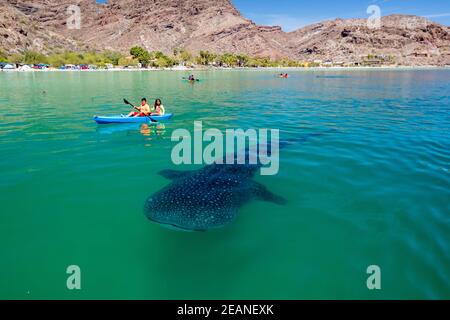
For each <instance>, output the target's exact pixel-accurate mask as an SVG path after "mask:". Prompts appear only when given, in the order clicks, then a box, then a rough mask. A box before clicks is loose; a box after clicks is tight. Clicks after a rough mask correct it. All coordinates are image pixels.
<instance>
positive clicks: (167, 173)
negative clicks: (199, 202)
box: [158, 170, 190, 180]
mask: <svg viewBox="0 0 450 320" xmlns="http://www.w3.org/2000/svg"><path fill="white" fill-rule="evenodd" d="M158 174H159V175H161V176H163V177H164V178H166V179H168V180H176V179H180V178H183V177H186V176H187V175H189V174H190V172H189V171H177V170H162V171H160V172H158Z"/></svg>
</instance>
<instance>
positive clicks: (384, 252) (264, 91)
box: [0, 70, 450, 299]
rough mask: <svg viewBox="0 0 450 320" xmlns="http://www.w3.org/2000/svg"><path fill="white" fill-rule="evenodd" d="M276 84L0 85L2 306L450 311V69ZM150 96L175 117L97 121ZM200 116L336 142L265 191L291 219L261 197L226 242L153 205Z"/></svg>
mask: <svg viewBox="0 0 450 320" xmlns="http://www.w3.org/2000/svg"><path fill="white" fill-rule="evenodd" d="M276 72H277V71H273V72H271V71H217V72H203V73H200V72H199V73H198V76H199V77H200V78H202V79H204V81H202V82H200V83H196V84H194V85H190V84H189V83H186V82H183V81H180V79H181V77H182V76H185V74H184V73H179V72H112V73H107V72H104V73H102V72H97V73H6V72H3V73H0V150H1V157H0V172H1V179H0V200H1V201H0V203H1V207H0V208H1V209H0V243H1V249H0V298H1V299H10V298H25V299H41V298H51V299H83V298H85V299H94V298H104V299H118V298H124V299H173V298H175V299H197V298H209V299H219V298H227V299H228V298H229V299H241V298H242V299H281V298H283V299H315V298H324V299H335V298H338V299H344V298H350V299H359V298H363V299H379V298H386V299H393V298H400V299H414V298H427V299H441V298H447V299H448V298H450V274H449V270H450V205H449V203H450V202H449V199H450V172H449V170H450V151H449V150H450V135H449V128H450V116H449V114H450V97H449V92H450V71H449V70H421V71H401V70H396V71H388V70H384V71H351V72H344V71H341V72H337V71H327V72H325V71H293V72H291V78H289V79H279V78H276V77H275V76H274V74H276ZM142 96H146V97H147V98H149V99H154V98H156V97H160V98H161V99H163V103H164V105H165V106H166V109H167V110H168V111H170V112H173V113H175V118H174V119H173V120H172V121H171V122H169V123H166V124H165V125H164V126H147V125H142V126H134V125H133V126H129V125H125V126H121V125H112V126H103V127H100V126H97V125H96V124H95V123H94V122H93V121H92V116H93V115H108V114H120V113H126V112H128V111H129V110H130V109H129V108H127V107H126V106H124V105H123V104H122V102H121V101H122V99H123V98H128V99H130V100H134V101H135V102H136V103H137V102H138V100H139V99H140V98H141V97H142ZM281 114H283V116H281ZM194 120H202V121H203V124H204V126H205V127H211V128H218V129H220V130H225V129H227V128H244V129H247V128H271V129H280V131H281V138H282V139H290V138H295V137H297V138H298V137H300V138H301V137H304V136H306V135H309V134H315V133H325V134H323V135H317V136H314V137H312V138H310V139H307V140H306V141H304V142H302V143H298V144H295V145H291V146H289V147H287V148H286V149H284V150H282V152H281V167H280V172H279V174H278V175H276V176H257V177H256V180H257V181H258V182H260V183H262V184H264V185H265V186H267V188H268V189H270V190H271V191H272V192H274V193H276V194H279V195H282V196H283V197H284V198H286V199H287V204H286V205H284V206H280V205H276V204H272V203H267V202H261V201H251V202H249V203H248V204H246V205H245V206H244V207H242V208H241V209H240V214H239V216H238V218H237V219H236V221H235V222H234V223H233V224H232V225H230V226H228V227H226V228H223V229H220V230H216V231H211V232H207V233H183V232H177V231H172V230H168V229H164V228H162V227H161V226H159V225H156V224H153V223H151V222H150V221H148V220H147V219H146V218H145V216H144V214H143V205H144V202H145V200H146V198H147V197H148V196H149V195H151V194H153V193H155V192H157V191H158V190H160V189H161V188H163V187H164V186H166V185H167V184H168V183H169V181H168V180H166V179H164V178H162V177H161V176H159V175H158V174H157V172H158V171H160V170H163V169H168V168H174V165H173V164H172V163H171V160H170V153H171V150H172V147H173V146H174V143H173V142H171V140H170V137H171V134H172V132H173V130H175V129H178V128H186V129H189V130H190V131H192V130H193V121H194ZM330 129H333V130H330ZM183 169H191V168H190V167H184V168H183ZM69 265H78V266H80V268H81V285H82V289H81V290H80V291H69V290H68V289H67V288H66V279H67V277H68V275H67V274H66V268H67V267H68V266H69ZM369 265H378V266H380V268H381V272H382V276H381V282H382V289H381V290H379V291H369V290H368V289H367V287H366V279H367V277H368V275H367V274H366V268H367V267H368V266H369Z"/></svg>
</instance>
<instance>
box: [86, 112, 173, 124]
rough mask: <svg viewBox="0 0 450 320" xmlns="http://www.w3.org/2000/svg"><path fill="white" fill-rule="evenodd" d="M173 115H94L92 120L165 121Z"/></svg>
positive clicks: (110, 121)
mask: <svg viewBox="0 0 450 320" xmlns="http://www.w3.org/2000/svg"><path fill="white" fill-rule="evenodd" d="M172 117H173V114H170V113H169V114H166V115H164V116H150V117H127V116H124V115H119V116H107V117H99V116H96V117H94V121H95V122H97V123H98V124H109V123H145V122H151V121H152V120H155V121H158V122H160V121H166V120H169V119H171V118H172Z"/></svg>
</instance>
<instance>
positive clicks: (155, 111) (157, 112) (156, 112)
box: [151, 99, 166, 116]
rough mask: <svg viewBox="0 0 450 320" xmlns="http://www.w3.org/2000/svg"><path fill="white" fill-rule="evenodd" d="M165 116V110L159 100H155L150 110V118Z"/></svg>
mask: <svg viewBox="0 0 450 320" xmlns="http://www.w3.org/2000/svg"><path fill="white" fill-rule="evenodd" d="M165 114H166V110H165V109H164V106H163V104H162V102H161V99H156V100H155V104H154V105H153V108H152V110H151V115H152V116H163V115H165Z"/></svg>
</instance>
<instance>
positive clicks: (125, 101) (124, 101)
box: [123, 99, 158, 122]
mask: <svg viewBox="0 0 450 320" xmlns="http://www.w3.org/2000/svg"><path fill="white" fill-rule="evenodd" d="M123 103H125V104H128V105H130V106H132V107H133V108H134V109H136V107H135V106H134V105H133V104H132V103H131V102H129V101H128V100H127V99H123ZM146 117H147V118H148V119H149V120H150V121H151V122H158V121H156V120H155V119H152V118H151V117H149V116H146Z"/></svg>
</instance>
